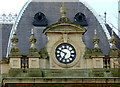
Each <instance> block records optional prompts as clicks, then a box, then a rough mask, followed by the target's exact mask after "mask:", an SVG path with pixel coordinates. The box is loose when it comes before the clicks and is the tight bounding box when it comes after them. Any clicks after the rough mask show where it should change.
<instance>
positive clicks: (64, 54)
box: [60, 50, 67, 58]
mask: <svg viewBox="0 0 120 87" xmlns="http://www.w3.org/2000/svg"><path fill="white" fill-rule="evenodd" d="M60 51H61V52H62V53H64V56H63V58H65V56H66V55H67V53H66V52H64V51H62V50H60Z"/></svg>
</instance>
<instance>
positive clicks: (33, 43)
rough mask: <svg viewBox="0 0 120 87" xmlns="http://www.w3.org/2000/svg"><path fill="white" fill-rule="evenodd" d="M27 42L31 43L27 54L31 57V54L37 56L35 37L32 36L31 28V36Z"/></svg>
mask: <svg viewBox="0 0 120 87" xmlns="http://www.w3.org/2000/svg"><path fill="white" fill-rule="evenodd" d="M29 42H30V43H31V46H30V49H29V53H28V56H29V57H31V56H37V57H39V56H40V55H39V53H38V51H37V48H36V47H35V42H36V39H35V36H34V31H33V29H32V30H31V36H30V38H29Z"/></svg>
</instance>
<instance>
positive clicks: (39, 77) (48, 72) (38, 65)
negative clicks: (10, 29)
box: [2, 3, 120, 87]
mask: <svg viewBox="0 0 120 87" xmlns="http://www.w3.org/2000/svg"><path fill="white" fill-rule="evenodd" d="M60 12H61V14H62V17H61V18H60V19H59V20H58V21H57V22H56V23H55V24H52V25H50V26H48V27H47V28H45V29H44V31H43V33H44V34H45V35H46V36H47V39H48V42H47V45H46V46H45V47H43V48H42V49H41V50H40V51H39V52H38V50H37V48H36V46H35V43H36V37H35V35H34V30H33V29H32V31H31V36H30V38H29V42H30V43H31V46H30V47H29V50H28V54H27V55H22V54H21V52H20V50H19V48H18V47H17V46H16V43H17V42H18V40H19V38H17V35H16V32H15V31H14V34H13V37H12V39H11V41H12V43H13V47H12V48H11V51H10V54H9V56H8V58H3V59H2V87H6V86H8V87H14V84H16V85H17V84H20V86H21V87H25V85H26V84H28V83H30V84H28V85H27V86H29V85H30V87H31V84H34V85H36V87H38V84H39V86H40V87H42V86H44V85H43V83H45V84H48V83H51V84H53V83H54V84H60V83H61V84H68V86H69V85H70V84H72V83H75V85H74V86H76V85H77V84H78V85H82V84H83V83H86V84H89V83H92V85H93V83H94V84H98V83H101V84H107V83H109V84H114V83H119V81H120V78H119V77H118V76H119V61H118V58H119V50H118V48H117V47H116V46H115V42H116V39H115V37H114V34H113V32H112V35H111V39H110V43H111V44H112V46H111V48H110V51H109V54H108V55H105V54H103V53H102V51H101V48H100V47H99V42H100V39H99V38H98V36H97V32H96V29H95V30H94V36H93V41H92V43H93V44H94V48H93V49H92V50H91V49H89V48H87V47H86V45H85V43H84V41H83V35H84V34H85V33H86V31H87V29H86V28H84V27H82V26H80V25H78V24H74V23H72V22H71V21H70V20H69V18H67V17H66V16H65V14H66V10H65V6H64V3H63V5H62V7H61V8H60ZM5 68H6V69H5ZM109 84H108V85H109ZM92 85H90V87H91V86H92ZM108 85H107V86H108ZM61 86H62V85H59V86H54V87H61ZM86 86H89V85H86ZM107 86H106V87H107ZM45 87H46V86H45ZM47 87H48V85H47ZM62 87H64V86H62ZM71 87H73V85H71ZM98 87H99V86H98Z"/></svg>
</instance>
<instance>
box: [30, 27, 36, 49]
mask: <svg viewBox="0 0 120 87" xmlns="http://www.w3.org/2000/svg"><path fill="white" fill-rule="evenodd" d="M29 42H30V43H31V47H35V45H34V43H35V42H36V39H35V37H34V32H33V29H32V30H31V37H30V39H29Z"/></svg>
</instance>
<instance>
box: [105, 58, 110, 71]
mask: <svg viewBox="0 0 120 87" xmlns="http://www.w3.org/2000/svg"><path fill="white" fill-rule="evenodd" d="M103 68H105V69H109V68H110V58H109V57H107V58H104V59H103Z"/></svg>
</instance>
